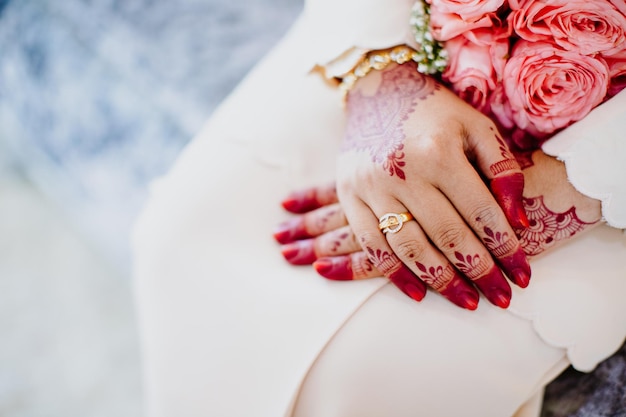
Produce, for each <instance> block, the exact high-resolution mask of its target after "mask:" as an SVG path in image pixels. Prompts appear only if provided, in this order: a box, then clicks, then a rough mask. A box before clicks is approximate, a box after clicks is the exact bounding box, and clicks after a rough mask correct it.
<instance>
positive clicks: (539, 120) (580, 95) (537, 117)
mask: <svg viewBox="0 0 626 417" xmlns="http://www.w3.org/2000/svg"><path fill="white" fill-rule="evenodd" d="M608 84H609V68H608V66H607V64H606V62H605V61H604V60H603V59H602V58H594V57H590V56H586V55H581V54H579V53H577V52H574V51H564V50H562V49H560V48H558V47H556V46H555V45H553V44H550V43H548V42H535V43H533V42H527V41H523V40H519V41H518V42H517V43H516V45H515V47H514V48H513V52H512V54H511V58H510V59H509V61H508V62H507V64H506V66H505V67H504V79H503V86H504V94H505V96H506V100H507V102H508V106H509V109H510V117H511V119H512V120H513V121H514V123H515V125H517V127H519V128H520V129H522V130H525V131H527V132H528V133H530V134H532V135H533V136H538V137H541V136H545V135H546V134H550V133H553V132H554V131H556V130H558V129H561V128H563V127H565V126H567V125H569V124H570V123H572V122H575V121H577V120H580V119H582V118H583V117H585V116H586V115H587V113H589V111H591V109H592V108H594V107H595V106H597V105H598V104H599V103H601V102H602V100H603V99H604V97H605V95H606V93H607V88H608Z"/></svg>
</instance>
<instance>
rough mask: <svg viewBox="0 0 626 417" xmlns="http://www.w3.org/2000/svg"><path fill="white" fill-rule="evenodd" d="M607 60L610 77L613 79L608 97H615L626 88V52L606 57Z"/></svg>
mask: <svg viewBox="0 0 626 417" xmlns="http://www.w3.org/2000/svg"><path fill="white" fill-rule="evenodd" d="M605 60H606V63H607V64H608V66H609V77H611V84H610V85H609V91H608V95H609V96H610V97H613V96H614V95H616V94H617V93H619V92H620V91H622V90H623V89H624V88H625V87H626V50H623V51H622V52H620V53H618V54H615V55H611V56H609V57H606V58H605Z"/></svg>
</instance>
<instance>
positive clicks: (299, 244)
mask: <svg viewBox="0 0 626 417" xmlns="http://www.w3.org/2000/svg"><path fill="white" fill-rule="evenodd" d="M360 250H361V248H360V246H359V244H358V243H357V242H356V241H355V236H354V233H352V230H351V229H350V226H344V227H340V228H338V229H335V230H332V231H330V232H327V233H324V234H323V235H320V236H318V237H316V238H310V239H303V240H297V241H294V242H291V243H287V244H285V245H283V246H282V247H281V252H282V254H283V256H284V257H285V259H286V260H287V261H288V262H289V263H291V264H294V265H308V264H311V263H313V262H314V261H315V260H316V259H318V258H321V257H324V256H336V255H344V254H349V253H352V252H358V251H360Z"/></svg>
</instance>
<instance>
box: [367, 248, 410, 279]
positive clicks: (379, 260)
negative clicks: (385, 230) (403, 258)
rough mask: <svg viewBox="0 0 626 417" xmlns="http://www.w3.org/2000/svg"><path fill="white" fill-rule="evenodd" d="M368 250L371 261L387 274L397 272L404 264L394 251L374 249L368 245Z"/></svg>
mask: <svg viewBox="0 0 626 417" xmlns="http://www.w3.org/2000/svg"><path fill="white" fill-rule="evenodd" d="M366 250H367V256H368V258H369V259H370V261H371V262H372V263H373V264H374V266H376V268H377V269H378V270H379V271H380V272H381V273H382V274H383V275H385V276H387V275H389V274H391V273H392V272H395V271H396V270H397V269H398V268H399V267H400V266H401V265H402V262H400V260H399V259H398V257H397V256H396V255H394V254H393V253H389V252H387V251H383V250H380V249H376V250H374V249H372V248H370V247H367V248H366Z"/></svg>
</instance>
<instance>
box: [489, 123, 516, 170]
mask: <svg viewBox="0 0 626 417" xmlns="http://www.w3.org/2000/svg"><path fill="white" fill-rule="evenodd" d="M489 129H490V130H491V131H492V133H493V134H494V136H495V138H496V140H497V141H498V148H499V149H500V155H501V156H502V158H503V159H502V160H500V161H498V162H496V163H494V164H492V165H491V166H490V167H489V170H490V171H491V175H493V176H494V177H495V176H497V175H499V174H502V173H503V172H506V171H512V170H514V169H515V162H516V161H515V157H514V156H513V154H512V153H511V152H510V151H509V148H508V146H506V143H505V142H504V139H502V137H501V136H500V135H499V134H498V133H497V132H496V131H495V129H494V128H493V127H490V128H489Z"/></svg>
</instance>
